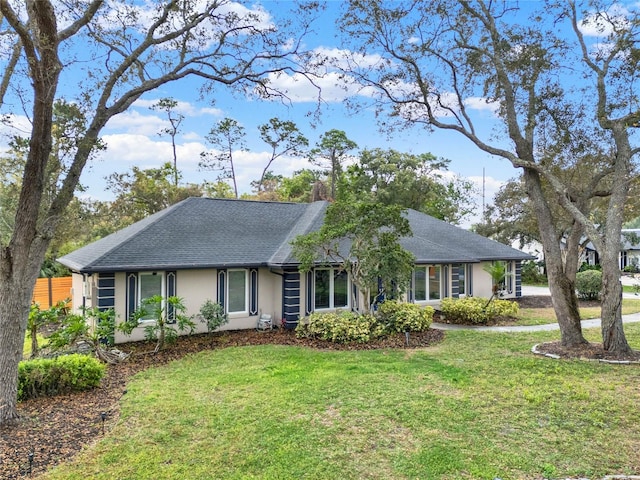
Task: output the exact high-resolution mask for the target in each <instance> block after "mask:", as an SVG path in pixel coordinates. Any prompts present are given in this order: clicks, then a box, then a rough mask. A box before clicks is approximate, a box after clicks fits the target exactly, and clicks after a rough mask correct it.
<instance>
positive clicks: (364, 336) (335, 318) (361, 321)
mask: <svg viewBox="0 0 640 480" xmlns="http://www.w3.org/2000/svg"><path fill="white" fill-rule="evenodd" d="M384 333H385V329H384V326H383V325H380V324H379V323H378V322H377V320H376V319H375V317H374V316H373V315H359V314H357V313H353V312H327V313H312V314H311V315H310V316H308V317H306V318H305V319H304V320H303V321H301V322H300V323H298V326H297V327H296V335H297V336H298V337H299V338H317V339H320V340H327V341H329V342H335V343H351V342H354V343H367V342H368V341H369V340H371V339H373V338H377V337H380V336H383V335H384Z"/></svg>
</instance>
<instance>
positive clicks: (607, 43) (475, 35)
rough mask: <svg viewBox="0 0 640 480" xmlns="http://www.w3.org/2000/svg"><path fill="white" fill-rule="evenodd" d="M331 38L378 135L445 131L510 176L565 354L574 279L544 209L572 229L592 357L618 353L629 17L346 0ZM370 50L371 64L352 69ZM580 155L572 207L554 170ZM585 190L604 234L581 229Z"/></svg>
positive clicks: (573, 312) (631, 103)
mask: <svg viewBox="0 0 640 480" xmlns="http://www.w3.org/2000/svg"><path fill="white" fill-rule="evenodd" d="M611 12H615V14H612V13H611ZM523 15H527V16H528V21H527V22H523V21H522V18H523ZM586 27H589V29H590V31H595V32H597V33H596V35H598V39H597V41H595V42H591V41H589V40H588V39H587V38H586V36H585V33H584V32H585V29H586ZM341 28H342V30H343V32H344V33H345V35H344V37H343V38H344V42H345V45H348V46H351V47H352V51H353V52H354V53H353V55H352V57H351V58H350V59H349V60H350V61H349V60H348V61H343V62H342V63H341V67H342V68H343V71H344V75H345V76H347V77H348V78H349V79H351V80H352V81H353V82H355V83H359V84H360V85H362V86H364V87H366V88H367V92H368V93H369V94H368V95H367V97H366V99H365V100H364V102H365V103H373V107H374V108H376V109H377V111H378V114H379V115H380V117H381V118H382V119H383V121H384V126H385V128H389V126H390V125H391V126H393V125H396V126H404V125H407V124H410V125H417V124H423V125H424V126H425V128H427V129H432V128H437V129H442V130H447V131H451V132H455V133H457V134H459V135H460V136H461V138H466V139H467V140H468V141H470V142H471V143H473V144H474V145H475V146H476V147H477V148H478V149H480V150H482V151H484V152H486V153H488V154H491V155H494V156H497V157H502V158H504V159H507V160H508V161H510V162H511V164H512V165H513V166H514V167H516V168H520V169H522V171H523V179H524V182H525V185H526V192H527V195H528V197H529V199H530V201H531V205H532V207H533V209H534V211H535V215H536V219H537V222H538V230H539V233H540V237H541V240H542V242H543V245H544V250H545V260H546V265H547V273H548V277H549V285H550V288H551V290H552V295H553V297H554V299H555V300H554V307H555V309H556V315H557V317H558V321H559V323H560V326H561V333H562V342H563V344H564V345H579V344H582V343H585V342H586V340H585V339H584V337H583V335H582V332H581V327H580V323H579V322H580V318H579V315H578V310H577V298H576V296H575V288H574V281H575V279H574V278H572V275H571V272H566V271H565V268H564V263H563V254H562V252H561V249H560V245H559V242H558V238H559V235H558V231H557V229H556V223H557V222H556V221H555V218H554V208H553V207H555V205H560V206H561V207H562V208H563V210H564V211H566V212H567V214H568V215H570V216H571V218H572V219H573V221H575V223H576V224H577V225H578V226H579V228H577V229H576V230H575V231H576V233H578V230H580V229H582V230H583V231H584V233H585V234H586V235H587V236H588V237H589V238H590V239H591V240H592V242H593V244H594V246H595V248H596V249H597V250H598V252H599V253H600V259H601V263H602V265H603V278H604V281H603V285H604V287H603V311H602V316H603V322H602V335H603V342H604V345H605V348H606V349H607V350H610V351H616V352H627V351H629V346H628V343H627V342H626V339H625V337H624V332H623V329H622V321H621V316H620V315H621V314H620V312H621V310H620V305H621V298H622V294H621V292H622V287H621V285H620V281H619V274H620V272H619V266H618V262H617V256H618V253H619V241H620V240H619V239H620V229H621V225H622V217H623V211H624V205H625V201H626V197H627V193H628V183H629V179H630V177H631V176H632V175H635V173H634V165H633V164H632V158H633V157H634V156H635V155H636V154H637V152H638V149H637V148H635V147H633V146H632V142H631V135H632V131H630V128H634V126H635V125H637V121H638V118H640V113H638V106H637V101H636V89H637V85H638V81H639V80H638V78H639V76H638V75H637V73H638V67H639V66H640V63H639V62H638V61H637V59H638V58H640V57H639V56H638V55H637V48H636V44H637V40H638V34H639V28H640V21H639V19H638V15H637V12H634V11H629V12H628V14H625V12H623V11H620V10H616V9H614V10H612V3H611V2H580V4H577V3H576V2H573V1H572V2H566V3H562V2H560V3H558V2H552V1H548V2H539V3H535V4H533V3H528V4H526V5H524V4H514V3H510V2H487V1H483V0H479V1H477V2H468V1H465V0H437V1H431V2H419V3H415V2H401V1H398V2H393V3H387V2H383V1H381V0H351V1H350V2H349V3H348V5H347V7H346V13H345V15H344V16H343V19H342V22H341ZM371 51H375V52H376V53H377V54H378V55H379V56H380V59H379V61H376V62H359V61H358V58H360V56H361V55H367V54H368V53H370V52H371ZM345 65H346V66H345ZM481 109H483V110H488V111H490V112H491V115H492V123H493V124H494V126H495V129H494V130H493V131H489V132H487V129H485V128H481V125H482V124H483V122H485V121H486V119H485V117H483V116H482V115H479V114H478V110H481ZM567 152H570V153H571V155H568V154H566V153H567ZM602 152H605V154H606V153H607V152H612V154H610V155H609V154H607V155H605V156H599V154H600V153H602ZM593 155H596V156H599V158H600V162H598V163H595V162H592V163H591V165H592V166H593V168H592V169H590V170H587V169H585V170H584V172H585V174H587V175H588V178H587V179H586V180H585V182H584V184H583V185H585V186H587V187H588V189H589V190H590V191H589V192H587V191H583V192H580V193H581V194H580V195H573V194H572V193H575V191H573V190H572V189H571V185H570V183H567V181H566V180H567V178H563V177H562V176H560V175H558V171H559V170H561V168H560V169H559V168H557V167H559V166H561V165H563V162H566V161H570V162H573V163H572V165H579V164H581V163H582V162H583V161H584V159H588V158H592V157H593ZM560 157H563V158H560ZM545 182H546V184H547V185H548V190H547V192H551V193H550V194H549V193H547V192H545V186H544V183H545ZM597 191H600V192H603V193H606V196H607V198H608V200H607V202H608V203H607V213H606V216H605V217H604V218H606V223H605V224H604V225H603V224H599V225H597V224H596V223H594V222H593V220H592V217H591V211H590V205H588V202H586V199H587V198H590V196H591V195H593V194H594V193H595V192H597ZM582 193H584V195H583V194H582ZM580 236H581V235H577V234H576V235H575V237H576V238H580Z"/></svg>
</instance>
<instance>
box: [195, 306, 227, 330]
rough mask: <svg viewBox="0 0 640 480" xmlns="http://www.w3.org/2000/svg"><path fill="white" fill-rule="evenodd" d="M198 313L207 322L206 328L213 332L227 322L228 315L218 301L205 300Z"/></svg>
mask: <svg viewBox="0 0 640 480" xmlns="http://www.w3.org/2000/svg"><path fill="white" fill-rule="evenodd" d="M200 315H202V318H203V319H204V321H205V323H206V324H207V330H208V331H210V332H213V331H214V330H217V329H218V328H220V327H221V326H222V325H225V324H226V323H228V322H229V318H228V315H227V314H226V313H225V312H224V307H223V306H222V305H220V304H219V303H218V302H213V301H211V300H207V301H206V302H204V304H203V305H202V307H200Z"/></svg>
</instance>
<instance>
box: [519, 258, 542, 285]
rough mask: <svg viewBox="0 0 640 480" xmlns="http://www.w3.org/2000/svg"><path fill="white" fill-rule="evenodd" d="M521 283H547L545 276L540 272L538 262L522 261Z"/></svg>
mask: <svg viewBox="0 0 640 480" xmlns="http://www.w3.org/2000/svg"><path fill="white" fill-rule="evenodd" d="M522 283H526V284H528V285H539V284H541V283H547V276H546V275H545V274H544V273H541V272H540V264H539V262H536V261H535V260H528V261H524V262H522Z"/></svg>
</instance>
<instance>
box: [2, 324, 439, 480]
mask: <svg viewBox="0 0 640 480" xmlns="http://www.w3.org/2000/svg"><path fill="white" fill-rule="evenodd" d="M443 338H444V333H443V332H442V331H440V330H428V331H426V332H423V333H412V334H411V335H410V336H409V345H408V347H409V348H421V347H427V346H429V345H433V344H435V343H438V342H440V341H442V339H443ZM406 340H407V339H406V337H405V335H404V334H399V335H395V336H391V337H388V338H386V339H383V340H380V341H378V342H372V343H368V344H365V345H360V344H356V345H353V344H350V345H339V344H333V343H330V342H322V341H315V340H301V339H298V338H296V336H295V334H294V333H293V332H292V331H288V330H276V331H272V332H256V331H254V330H242V331H234V332H221V333H213V334H209V335H194V336H190V337H180V338H179V339H178V342H177V343H176V344H173V345H169V346H168V347H167V348H165V349H164V350H162V351H160V352H159V353H157V354H155V355H153V354H150V353H147V352H150V351H152V350H153V345H151V344H148V343H144V342H140V343H131V344H125V345H119V346H118V348H119V349H121V350H122V351H125V352H131V357H130V358H129V359H128V360H127V361H126V362H123V363H121V364H119V365H116V366H110V367H109V368H108V369H107V374H106V375H105V377H104V378H103V380H102V382H101V385H100V387H99V388H96V389H93V390H89V391H86V392H79V393H74V394H69V395H60V396H56V397H43V398H37V399H33V400H28V401H25V402H21V403H20V404H19V406H18V409H19V413H20V415H21V420H20V421H18V422H17V423H16V424H14V425H5V426H0V479H6V480H8V479H23V478H32V477H35V476H37V475H38V474H40V473H43V472H44V471H45V470H47V469H48V468H50V467H52V466H54V465H57V464H58V463H61V462H65V461H68V460H70V459H71V458H73V457H74V456H75V455H76V454H77V453H78V452H79V451H80V450H81V449H82V448H83V446H85V445H88V444H90V443H91V442H93V441H95V440H96V439H98V438H100V437H101V436H102V435H103V429H104V431H108V430H109V428H111V425H113V424H115V422H116V421H117V419H118V416H119V400H120V398H121V397H122V396H123V395H126V385H127V382H128V381H129V378H130V377H131V376H132V375H134V374H136V373H138V372H140V371H142V370H145V369H146V368H149V367H153V366H158V365H163V364H166V363H168V362H171V361H173V360H177V359H179V358H182V357H184V356H185V355H188V354H191V353H197V352H200V351H205V350H212V349H216V348H224V347H231V346H246V345H265V344H279V345H297V346H307V347H310V348H317V349H324V350H362V349H386V348H407V345H406ZM103 412H104V413H105V420H104V422H103V420H102V413H103ZM30 459H31V460H30Z"/></svg>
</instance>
